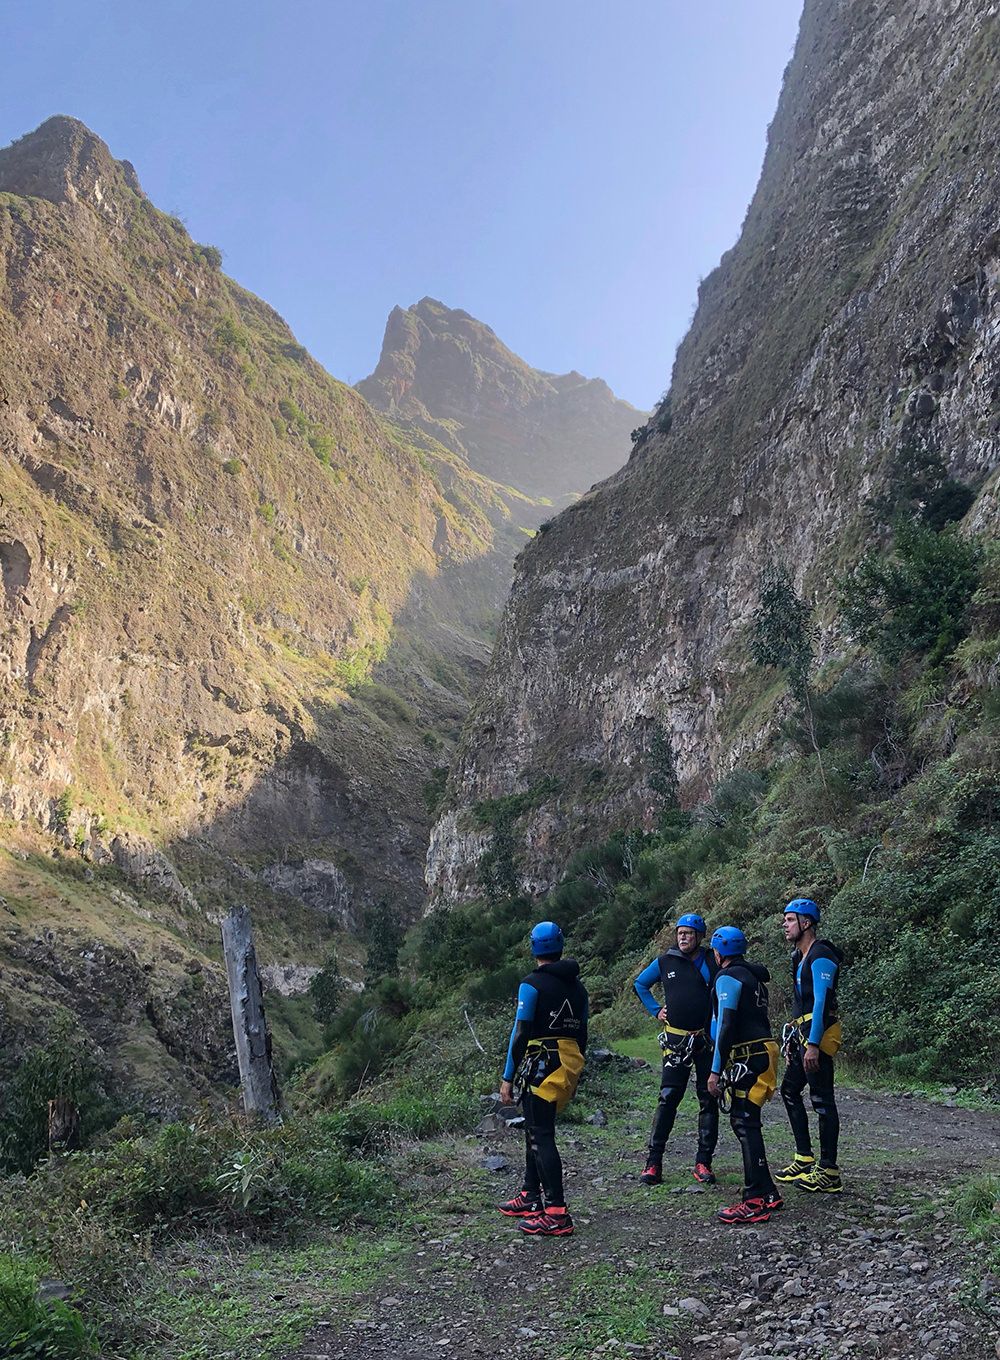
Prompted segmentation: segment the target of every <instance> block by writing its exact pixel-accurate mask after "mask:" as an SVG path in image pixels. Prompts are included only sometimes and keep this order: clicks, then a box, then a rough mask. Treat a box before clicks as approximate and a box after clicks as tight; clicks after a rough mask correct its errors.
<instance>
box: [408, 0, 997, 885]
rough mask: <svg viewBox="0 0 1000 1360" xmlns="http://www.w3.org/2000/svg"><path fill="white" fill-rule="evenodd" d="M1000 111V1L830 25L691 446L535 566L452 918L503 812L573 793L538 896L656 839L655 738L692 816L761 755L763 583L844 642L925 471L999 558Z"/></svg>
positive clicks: (790, 91)
mask: <svg viewBox="0 0 1000 1360" xmlns="http://www.w3.org/2000/svg"><path fill="white" fill-rule="evenodd" d="M998 89H1000V17H998V7H997V6H996V5H994V4H992V3H990V0H971V2H970V3H962V4H959V3H941V2H940V0H916V2H915V3H914V4H912V5H907V6H899V5H897V4H894V3H889V0H875V3H870V2H868V0H835V2H834V3H831V2H830V0H807V4H806V6H805V12H804V15H803V19H802V26H801V31H800V35H799V40H798V45H797V48H796V52H795V55H794V58H793V60H792V62H791V64H790V66H789V68H788V71H787V73H786V78H785V84H784V89H783V92H782V96H781V100H780V104H779V107H778V111H777V114H776V116H775V119H774V122H773V124H772V127H771V130H770V138H769V145H768V151H767V156H766V159H765V163H764V167H763V171H762V175H761V180H760V184H759V186H758V189H757V192H756V195H755V197H754V200H753V203H752V204H751V207H750V210H749V212H748V215H747V219H746V223H745V225H744V228H743V232H742V235H741V237H740V240H739V242H738V243H737V245H736V246H735V247H734V248H733V249H732V250H731V251H729V252H728V253H727V254H726V255H725V256H724V258H723V260H722V262H721V264H720V265H719V267H718V269H717V270H715V272H714V273H713V274H711V275H710V276H709V277H708V278H707V279H706V280H705V281H704V283H703V284H702V286H701V289H700V292H699V306H698V311H697V314H696V317H695V320H694V323H693V325H692V328H691V331H690V333H689V334H688V336H687V338H686V339H685V341H684V343H683V345H682V346H681V348H680V351H679V353H678V356H677V361H676V365H675V368H674V373H673V381H672V387H671V395H670V404H669V418H667V417H668V408H664V409H663V410H661V411H660V412H658V413H657V414H656V415H655V416H654V417H653V419H652V421H651V422H650V425H649V427H648V430H647V433H646V435H645V436H644V437H643V438H642V439H640V441H639V443H638V445H637V448H636V451H635V453H634V455H633V457H632V459H631V461H630V462H629V464H628V466H627V467H626V468H625V469H624V470H623V471H621V472H619V473H617V474H616V475H615V476H613V477H612V478H610V479H609V480H608V481H607V482H605V483H604V484H603V485H601V486H600V487H597V488H595V490H594V491H593V492H592V493H591V494H590V495H589V496H587V497H585V498H584V499H583V500H582V501H580V502H579V503H578V504H576V505H574V506H571V507H570V508H569V509H567V510H566V511H564V512H563V513H562V514H561V515H560V516H559V517H558V518H557V519H556V520H555V521H554V523H553V524H552V525H551V527H550V528H549V529H548V532H546V533H544V534H541V535H539V536H538V537H537V538H536V539H535V540H534V541H533V542H532V544H531V545H530V546H529V547H528V548H527V549H526V550H525V552H524V553H523V554H522V557H521V559H520V561H519V565H518V572H517V577H516V580H515V584H514V588H513V592H512V595H511V599H510V602H509V605H508V608H507V612H506V615H505V618H504V621H503V624H502V627H501V633H500V638H499V642H498V645H497V647H496V651H495V653H494V657H493V661H492V665H491V669H490V672H489V675H488V677H487V680H486V682H485V685H484V688H483V691H482V696H481V699H480V701H479V703H478V705H477V707H476V709H475V710H474V713H473V714H472V716H471V718H470V720H469V722H468V725H467V728H466V735H465V738H464V742H463V745H462V748H461V750H460V753H459V757H458V760H457V762H456V764H455V765H454V767H453V770H452V776H451V784H450V796H449V800H448V806H447V808H446V811H445V812H444V814H443V816H442V817H441V820H440V821H439V823H438V826H437V827H436V829H435V831H434V833H433V836H432V839H431V847H430V854H429V856H428V862H427V880H428V884H429V886H430V888H431V891H432V893H434V894H435V895H436V896H437V897H438V898H445V899H449V898H450V899H455V898H461V897H463V896H468V895H471V894H473V893H474V892H475V891H476V890H477V886H478V885H477V882H476V879H477V872H476V863H477V860H478V858H479V857H480V855H481V853H482V851H483V848H484V845H485V844H488V838H484V836H483V833H482V829H481V828H480V827H478V826H477V825H476V823H475V819H474V818H472V817H471V816H470V815H469V813H468V808H469V807H470V805H472V804H474V803H475V802H476V801H478V800H484V799H491V798H496V797H498V796H501V795H504V794H507V793H511V792H515V791H525V790H528V789H530V788H532V787H533V786H538V784H539V780H540V778H541V777H544V776H554V778H555V779H556V780H557V781H558V782H559V785H560V790H561V791H560V793H559V794H557V795H554V796H548V797H546V798H545V799H543V800H541V801H540V802H539V803H538V805H537V806H536V807H535V808H534V809H533V810H532V811H530V812H529V813H528V814H526V816H525V818H524V819H523V822H522V831H523V835H522V840H523V854H522V870H523V874H524V880H525V885H526V887H528V888H532V889H536V890H537V889H538V888H540V887H545V886H547V885H549V884H551V883H552V882H553V881H554V880H555V878H556V877H557V876H558V872H559V868H560V866H561V864H562V863H563V862H564V860H565V857H566V854H567V851H568V850H570V849H572V848H573V847H575V846H576V845H578V844H579V843H581V842H583V841H585V840H587V839H593V838H595V837H598V836H601V835H603V834H606V833H607V831H608V830H609V829H610V828H611V827H612V826H614V825H621V824H642V823H643V822H644V821H645V822H647V823H648V821H649V818H650V816H651V811H652V804H653V799H652V796H651V793H650V789H649V782H648V779H649V766H650V754H651V746H652V742H653V733H654V732H655V731H656V729H657V728H658V727H661V726H662V728H663V729H664V730H666V732H667V733H668V734H669V737H670V740H671V744H672V746H673V750H674V754H675V758H676V762H677V767H678V772H679V774H680V777H681V780H682V788H683V792H684V795H685V796H686V797H687V798H688V799H691V800H694V799H697V798H698V797H699V796H700V795H701V794H702V793H703V792H704V790H705V789H706V788H707V787H708V785H709V784H710V782H711V781H712V780H714V779H715V778H716V777H717V776H718V775H719V773H720V772H721V771H724V770H725V769H726V768H727V766H728V765H729V764H730V763H732V762H734V761H735V760H737V759H738V758H739V757H740V755H741V753H744V752H746V750H747V749H748V748H752V747H753V746H754V745H755V744H757V743H759V742H760V741H761V740H762V736H763V733H764V731H765V729H766V727H767V724H768V722H769V715H768V714H767V713H766V712H761V711H759V709H758V708H756V707H755V701H756V700H757V699H758V698H759V691H758V690H755V688H754V681H753V676H752V675H750V674H748V667H747V664H746V652H745V642H744V637H745V633H744V629H745V625H746V623H747V621H748V618H749V616H750V613H751V612H752V609H753V608H754V606H755V603H756V586H757V581H758V578H759V573H760V571H761V569H762V567H763V566H764V565H765V563H766V562H767V561H768V560H769V559H773V558H780V559H781V560H783V561H784V562H785V563H786V564H788V565H789V567H790V568H791V569H792V571H793V574H794V577H795V579H796V582H797V584H798V585H799V586H800V587H801V588H802V589H803V590H804V591H805V592H806V593H807V594H808V595H810V596H813V597H815V598H816V600H817V602H818V605H819V608H820V613H821V615H822V614H823V613H824V611H825V610H826V608H827V606H828V605H829V604H830V601H831V594H832V592H831V581H832V578H833V576H834V575H835V574H836V573H837V572H838V571H840V570H842V569H843V567H844V566H845V565H846V564H847V563H849V562H850V561H851V560H852V559H853V558H854V557H856V556H857V555H858V553H859V552H860V550H861V548H862V546H864V545H866V544H867V543H868V542H869V541H871V536H872V534H873V533H874V534H877V533H878V532H879V524H878V522H877V519H878V514H877V511H876V508H875V507H877V506H878V505H879V503H880V500H881V499H882V498H884V494H885V492H886V488H887V486H888V484H889V482H890V480H891V474H892V469H893V468H894V467H898V466H899V465H900V463H901V462H902V463H904V464H905V462H906V459H907V457H908V456H909V452H910V451H912V450H913V449H915V448H920V449H924V450H928V449H929V450H931V451H932V452H935V453H937V454H939V455H940V457H941V459H942V461H943V462H944V464H945V465H946V467H947V469H948V470H949V472H950V473H951V474H952V475H954V476H956V477H959V478H961V479H963V480H965V481H967V482H969V483H971V484H972V485H973V486H974V487H975V488H977V490H978V492H979V497H978V501H977V503H976V505H975V506H974V507H973V509H972V510H971V512H970V514H969V516H968V524H969V527H971V528H974V529H976V530H977V531H979V532H996V530H997V521H998V514H997V499H998V498H997V475H996V468H997V464H998V461H1000V428H998V426H1000V416H998V409H997V391H998V390H1000V258H998V257H1000V236H998V227H1000V179H998V177H997V175H996V173H995V148H996V145H997V138H998V136H1000V97H998V95H997V93H996V92H997V90H998ZM873 516H874V520H875V522H874V523H873ZM835 645H836V640H835V639H834V638H833V637H831V636H830V634H829V630H827V632H826V633H825V634H824V646H825V647H826V648H831V647H833V646H835ZM595 779H596V784H595ZM595 788H596V789H597V791H598V796H593V793H589V794H588V796H586V797H581V793H582V792H583V791H584V790H591V791H592V790H593V789H595Z"/></svg>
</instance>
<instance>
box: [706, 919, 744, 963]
mask: <svg viewBox="0 0 1000 1360" xmlns="http://www.w3.org/2000/svg"><path fill="white" fill-rule="evenodd" d="M712 948H713V949H715V950H717V951H718V952H719V953H720V954H721V955H722V957H723V958H724V959H732V958H735V957H736V955H737V954H745V953H746V952H747V937H746V936H745V935H744V934H743V931H742V930H740V929H738V927H736V926H720V927H719V929H718V930H717V931H716V932H715V934H714V935H713V936H712Z"/></svg>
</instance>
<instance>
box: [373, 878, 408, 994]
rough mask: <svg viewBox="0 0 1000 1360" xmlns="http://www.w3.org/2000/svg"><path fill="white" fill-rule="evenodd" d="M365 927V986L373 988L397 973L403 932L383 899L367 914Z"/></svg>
mask: <svg viewBox="0 0 1000 1360" xmlns="http://www.w3.org/2000/svg"><path fill="white" fill-rule="evenodd" d="M365 925H366V927H367V936H368V960H367V962H366V964H365V986H366V987H373V986H374V985H375V984H376V983H377V982H380V981H381V980H382V978H385V977H395V976H396V975H397V973H398V972H399V946H400V945H401V944H402V941H403V932H402V931H401V929H400V927H399V922H398V921H397V920H396V917H395V915H394V914H393V911H392V908H391V907H390V906H389V903H388V902H387V901H386V899H385V898H384V897H383V898H380V899H379V901H378V902H376V904H375V906H374V907H372V908H371V910H370V911H369V912H368V914H367V916H366V919H365Z"/></svg>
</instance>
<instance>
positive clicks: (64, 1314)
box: [0, 1252, 96, 1360]
mask: <svg viewBox="0 0 1000 1360" xmlns="http://www.w3.org/2000/svg"><path fill="white" fill-rule="evenodd" d="M38 1276H39V1270H38V1267H37V1265H33V1264H32V1263H31V1262H29V1261H24V1260H20V1259H19V1258H18V1257H16V1256H13V1255H11V1254H10V1253H8V1252H3V1253H0V1355H4V1356H7V1357H9V1358H10V1360H22V1358H23V1360H29V1357H31V1360H76V1357H81V1356H89V1355H94V1354H96V1348H95V1344H94V1339H93V1335H92V1333H91V1331H90V1329H89V1328H88V1327H87V1326H86V1324H85V1323H84V1321H83V1318H82V1317H81V1316H80V1314H79V1313H78V1312H77V1310H76V1309H75V1308H73V1307H72V1306H71V1305H70V1304H68V1303H65V1302H63V1300H61V1299H51V1300H44V1301H43V1300H41V1299H39V1297H38Z"/></svg>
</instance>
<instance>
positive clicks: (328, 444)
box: [307, 429, 337, 467]
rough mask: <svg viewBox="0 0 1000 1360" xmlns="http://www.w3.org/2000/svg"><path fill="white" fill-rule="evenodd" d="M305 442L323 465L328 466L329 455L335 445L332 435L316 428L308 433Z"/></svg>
mask: <svg viewBox="0 0 1000 1360" xmlns="http://www.w3.org/2000/svg"><path fill="white" fill-rule="evenodd" d="M307 442H308V444H309V447H310V448H311V449H312V451H313V453H314V454H315V455H316V457H317V458H318V459H319V461H320V462H321V463H322V464H323V466H324V467H329V466H330V456H331V454H332V453H333V450H334V449H335V448H336V446H337V444H336V440H335V439H334V437H333V435H332V434H330V433H329V432H328V431H326V430H321V429H317V430H314V431H313V433H312V434H311V435H309V438H308V441H307Z"/></svg>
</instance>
